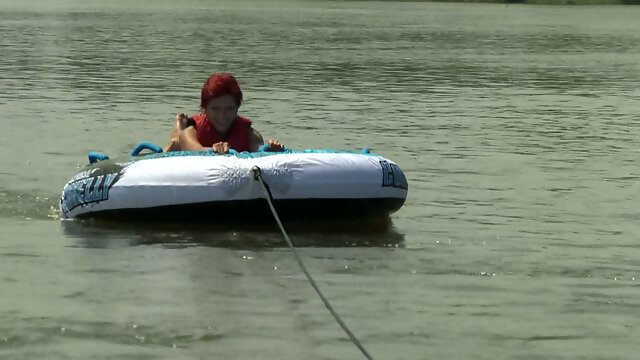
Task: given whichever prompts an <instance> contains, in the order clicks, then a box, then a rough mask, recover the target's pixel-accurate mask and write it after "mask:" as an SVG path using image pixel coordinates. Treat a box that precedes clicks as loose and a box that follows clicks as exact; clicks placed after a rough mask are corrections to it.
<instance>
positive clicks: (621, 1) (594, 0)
mask: <svg viewBox="0 0 640 360" xmlns="http://www.w3.org/2000/svg"><path fill="white" fill-rule="evenodd" d="M354 1H383V2H391V1H393V2H440V3H474V4H481V3H482V4H514V5H515V4H527V5H640V0H354Z"/></svg>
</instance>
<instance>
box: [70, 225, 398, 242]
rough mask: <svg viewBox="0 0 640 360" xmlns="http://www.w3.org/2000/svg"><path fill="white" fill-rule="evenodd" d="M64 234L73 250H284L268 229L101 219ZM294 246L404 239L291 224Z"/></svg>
mask: <svg viewBox="0 0 640 360" xmlns="http://www.w3.org/2000/svg"><path fill="white" fill-rule="evenodd" d="M61 226H62V231H63V233H64V234H65V235H67V236H69V237H72V238H75V239H77V241H76V246H78V247H87V248H114V247H123V246H138V245H151V244H160V245H162V246H164V247H167V248H181V247H192V246H207V247H224V248H233V249H255V248H269V247H285V246H287V245H286V242H285V240H284V238H283V237H282V234H281V233H280V231H279V229H278V228H277V227H276V225H275V223H274V224H270V225H268V224H258V225H252V224H244V225H242V226H240V225H238V224H202V223H153V222H145V223H123V222H113V221H106V220H95V219H89V220H65V221H62V222H61ZM285 228H286V230H287V232H288V233H289V234H290V235H291V238H292V241H293V242H294V245H295V246H298V247H403V246H404V240H405V235H404V234H403V233H401V232H399V230H398V229H396V228H395V227H394V226H393V224H392V223H391V219H389V218H386V219H382V220H381V219H374V220H370V221H361V222H358V223H353V222H351V223H347V222H342V223H340V222H335V221H334V222H330V223H326V222H322V223H318V222H315V223H311V222H295V223H288V224H285Z"/></svg>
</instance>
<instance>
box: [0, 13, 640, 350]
mask: <svg viewBox="0 0 640 360" xmlns="http://www.w3.org/2000/svg"><path fill="white" fill-rule="evenodd" d="M639 18H640V8H635V7H625V6H619V7H618V6H617V7H600V6H599V7H545V6H505V5H498V4H440V3H396V2H336V1H328V2H323V1H269V2H266V1H254V2H245V1H228V2H210V1H197V0H184V1H180V2H170V1H135V2H133V1H132V2H125V1H117V2H112V3H111V5H103V4H100V2H98V1H93V2H82V1H77V2H54V1H41V2H26V1H14V0H11V1H6V0H0V110H1V112H2V118H3V119H2V120H1V122H0V124H2V129H3V135H4V136H3V141H2V142H3V146H2V149H3V150H2V152H1V153H0V164H1V165H2V167H1V168H0V289H1V290H0V291H1V292H0V294H1V296H0V358H6V359H43V358H46V359H111V358H113V359H115V358H117V359H158V358H167V359H176V358H185V359H212V358H213V359H216V358H217V359H361V358H362V356H361V355H360V354H359V353H358V351H357V349H356V348H355V347H354V346H353V345H352V344H350V343H349V342H348V341H347V340H346V337H345V335H344V334H343V333H342V332H341V330H340V329H339V327H338V326H337V325H336V324H335V322H334V321H333V319H332V318H331V317H330V315H329V314H328V313H327V311H326V310H325V309H324V308H323V306H322V304H321V303H320V301H319V300H318V298H317V297H316V295H315V294H314V293H313V291H312V289H311V288H310V287H309V285H308V284H307V282H306V280H305V279H304V277H303V276H302V274H301V272H300V271H299V269H298V268H297V265H296V263H295V261H294V260H293V258H292V257H291V254H290V253H289V251H288V250H287V249H286V248H285V247H284V246H283V243H282V239H281V237H280V235H279V234H277V233H271V232H257V231H251V230H248V229H242V228H238V229H235V230H233V231H224V232H212V231H201V230H199V229H197V228H193V227H189V228H187V227H185V228H178V227H162V228H138V227H120V226H117V227H116V226H113V225H107V226H105V225H104V224H79V223H76V222H61V221H60V220H58V219H57V211H56V210H55V209H56V208H57V199H58V196H59V194H60V191H61V189H62V186H63V185H64V183H65V182H66V181H67V180H68V179H69V178H70V177H71V175H72V174H73V173H74V172H75V171H77V168H78V167H79V166H83V165H84V164H85V163H86V161H87V160H86V155H87V153H88V152H89V151H101V152H105V153H107V154H109V155H111V156H112V157H126V154H127V153H128V152H130V151H131V149H132V148H133V147H134V146H135V145H136V144H137V143H139V142H141V141H152V142H156V143H158V144H163V143H164V142H165V141H166V140H167V138H168V134H169V132H170V130H171V126H172V119H173V117H174V115H175V114H176V113H179V112H187V113H194V112H195V111H196V110H197V105H198V103H199V91H200V87H201V86H202V83H203V81H204V80H205V79H206V77H207V76H208V75H209V74H210V73H213V72H222V71H227V72H232V73H234V74H235V75H236V76H237V77H238V78H239V79H240V80H241V81H242V83H243V90H244V92H245V98H246V103H245V105H244V106H243V107H242V108H241V115H244V116H247V117H249V118H251V119H252V120H253V121H254V123H255V126H256V128H257V129H259V130H260V131H261V132H262V133H263V135H265V137H267V138H277V139H278V140H280V141H281V142H283V143H284V144H286V145H287V146H289V147H291V148H294V149H304V148H334V149H343V150H357V149H359V148H361V147H369V148H371V149H372V150H373V151H375V152H376V153H379V154H382V155H383V156H385V157H387V158H390V159H392V160H394V161H396V162H397V163H398V164H399V165H400V166H401V167H402V168H403V169H404V170H405V172H406V175H407V178H408V180H409V186H410V189H409V197H408V199H407V202H406V205H405V207H403V208H402V209H401V210H400V211H398V212H397V213H396V214H394V215H393V218H392V220H393V229H392V230H391V231H390V232H388V233H385V234H377V235H373V234H347V233H341V232H337V233H330V234H325V233H316V232H311V231H306V232H305V231H302V232H297V233H295V234H293V240H294V242H297V243H300V244H304V245H311V247H304V248H303V249H302V250H301V253H302V256H303V257H304V259H305V261H306V263H307V266H308V267H309V269H310V271H311V273H312V274H314V275H315V277H316V279H317V281H318V282H319V284H320V286H321V287H322V289H323V290H324V291H325V293H326V295H327V297H328V298H329V299H330V300H331V301H332V302H333V304H334V306H335V307H336V309H337V310H338V311H339V312H340V313H341V314H342V316H343V318H344V319H345V321H346V322H347V323H348V324H349V325H350V327H351V328H352V330H353V331H354V332H355V333H356V334H357V335H358V336H359V337H360V339H361V340H362V342H363V343H364V344H365V346H366V347H367V349H368V350H369V351H370V352H371V353H372V355H373V356H374V358H376V359H565V358H566V359H632V358H635V357H636V356H637V353H638V337H639V335H640V320H638V316H637V314H638V310H639V309H640V300H638V298H639V297H638V295H639V294H640V287H639V285H640V278H639V276H640V235H638V234H639V231H638V230H640V225H639V223H638V220H639V219H640V205H638V201H637V197H638V190H639V186H638V179H639V177H640V171H639V170H638V160H637V157H638V155H640V154H639V149H640V141H639V136H640V122H639V121H640V115H639V114H640V88H639V87H638V84H639V83H640V22H639V21H637V19H639ZM212 222H215V215H214V214H213V215H212ZM351 244H356V245H358V246H355V247H352V246H348V245H351ZM323 245H324V246H323ZM345 245H346V246H345Z"/></svg>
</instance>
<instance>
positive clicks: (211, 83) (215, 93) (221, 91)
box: [200, 73, 242, 109]
mask: <svg viewBox="0 0 640 360" xmlns="http://www.w3.org/2000/svg"><path fill="white" fill-rule="evenodd" d="M225 95H231V97H233V100H234V101H235V102H236V106H238V107H240V104H242V90H240V85H238V82H237V81H236V78H234V77H233V75H231V74H226V73H222V74H213V75H211V76H210V77H209V79H207V81H206V82H205V83H204V86H202V94H201V95H200V107H201V108H203V109H204V108H205V107H207V102H209V100H211V99H214V98H217V97H220V96H225Z"/></svg>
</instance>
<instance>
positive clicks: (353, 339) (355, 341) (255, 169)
mask: <svg viewBox="0 0 640 360" xmlns="http://www.w3.org/2000/svg"><path fill="white" fill-rule="evenodd" d="M251 175H252V176H253V179H254V180H256V181H258V182H259V183H260V184H261V185H262V188H263V190H264V192H265V195H266V198H267V202H268V203H269V208H271V213H272V214H273V217H274V218H275V219H276V222H277V223H278V226H279V227H280V231H282V235H283V236H284V239H285V240H286V241H287V245H289V248H290V249H291V252H292V253H293V256H294V257H295V258H296V261H297V262H298V265H299V266H300V269H302V272H303V273H304V276H306V277H307V280H308V281H309V284H311V287H313V290H315V291H316V293H317V294H318V296H319V297H320V300H322V303H323V304H324V306H325V307H326V308H327V310H329V312H330V313H331V315H332V316H333V318H334V319H335V320H336V322H337V323H338V325H340V327H341V328H342V330H344V332H345V333H346V334H347V336H349V339H351V342H353V344H354V345H355V346H357V347H358V349H360V351H361V352H362V354H363V355H364V356H365V357H366V358H367V359H369V360H373V358H372V357H371V355H369V352H368V351H367V349H365V348H364V346H363V345H362V343H361V342H360V340H358V338H357V337H356V336H355V334H354V333H352V332H351V330H349V328H348V327H347V325H346V324H345V323H344V321H342V319H341V318H340V315H338V313H337V312H336V311H335V310H334V309H333V306H331V303H329V300H327V298H326V297H325V296H324V294H322V291H320V288H319V287H318V284H316V282H315V280H313V277H311V274H310V273H309V271H308V270H307V267H306V266H305V265H304V263H303V262H302V258H301V257H300V254H299V253H298V250H297V249H296V248H295V247H294V246H293V243H292V242H291V239H289V235H287V232H286V231H285V230H284V227H283V226H282V222H280V217H278V213H277V212H276V209H275V208H274V207H273V202H272V200H273V196H272V195H271V190H270V189H269V185H267V183H266V182H265V181H264V179H263V178H262V171H261V170H260V168H259V167H257V166H254V167H253V168H251Z"/></svg>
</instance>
